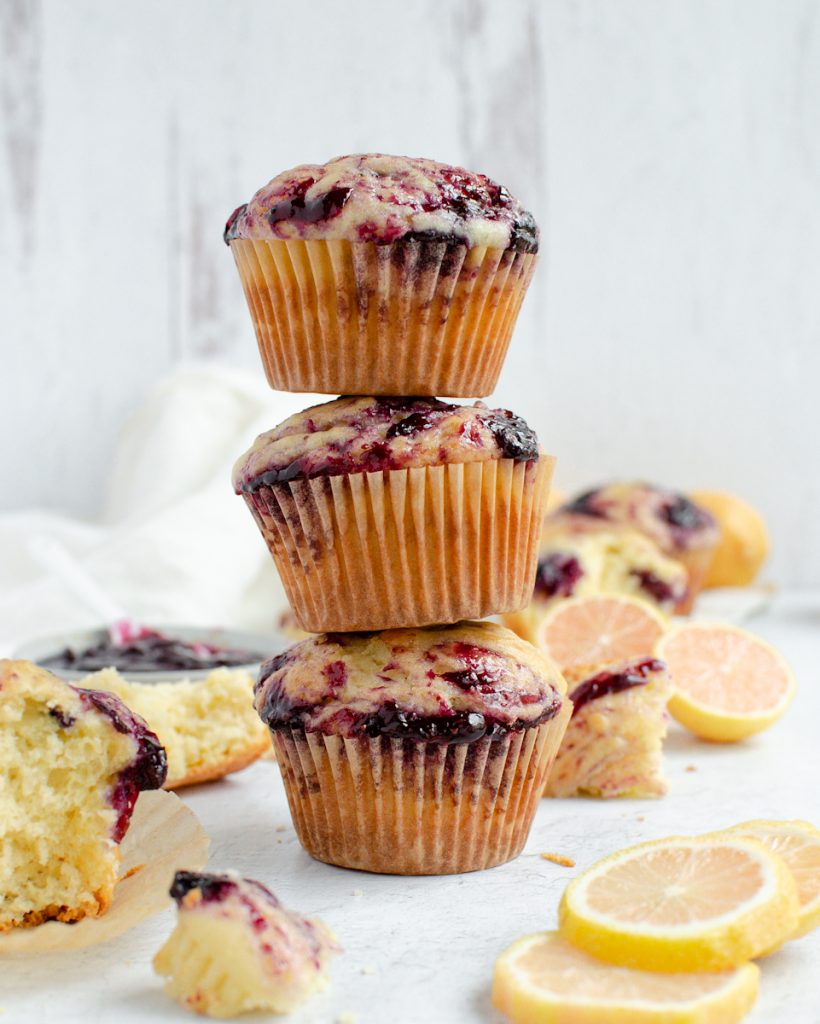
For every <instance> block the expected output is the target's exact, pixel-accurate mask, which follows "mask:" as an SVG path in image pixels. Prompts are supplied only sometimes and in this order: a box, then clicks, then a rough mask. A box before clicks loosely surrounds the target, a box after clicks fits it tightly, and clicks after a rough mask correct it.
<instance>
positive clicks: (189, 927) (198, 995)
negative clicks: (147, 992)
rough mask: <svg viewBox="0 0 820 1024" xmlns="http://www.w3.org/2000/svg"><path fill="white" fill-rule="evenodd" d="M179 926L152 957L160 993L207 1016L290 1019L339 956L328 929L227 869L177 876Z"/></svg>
mask: <svg viewBox="0 0 820 1024" xmlns="http://www.w3.org/2000/svg"><path fill="white" fill-rule="evenodd" d="M170 894H171V896H172V897H173V899H174V900H175V901H176V905H177V910H178V916H177V924H176V927H175V929H174V931H173V932H172V933H171V935H170V937H169V938H168V940H167V942H166V943H165V945H164V946H163V947H162V948H161V949H160V950H159V952H158V953H157V955H156V956H155V957H154V969H155V970H156V971H157V973H158V974H160V975H162V976H164V977H165V978H166V979H167V980H166V982H165V991H166V992H167V993H168V995H169V996H171V997H172V998H174V999H176V1000H177V1002H179V1004H180V1005H181V1006H184V1007H185V1008H186V1009H189V1010H193V1011H195V1012H196V1013H201V1014H205V1015H206V1016H209V1017H234V1016H236V1015H238V1014H240V1013H246V1012H250V1011H253V1010H262V1011H264V1010H267V1011H270V1012H272V1013H289V1012H290V1011H291V1010H293V1009H294V1008H295V1007H296V1006H298V1005H299V1004H300V1003H302V1002H304V1001H305V1000H306V999H307V998H308V997H309V996H311V995H313V994H314V993H315V992H318V991H320V990H321V989H323V988H325V987H326V985H327V983H328V979H327V975H326V971H325V968H326V965H327V962H328V960H329V959H330V958H331V957H332V956H335V955H336V954H337V953H339V952H341V948H340V946H339V944H338V942H337V941H336V938H335V936H334V935H333V933H332V932H331V931H330V929H329V928H328V927H327V926H326V925H325V924H323V923H322V922H321V921H318V920H310V919H308V918H305V917H301V916H300V915H299V914H296V913H293V912H292V911H290V910H286V909H285V907H283V906H282V904H281V903H280V902H279V900H278V899H277V898H276V896H274V895H273V893H272V892H271V891H270V890H269V889H267V888H266V887H265V886H264V885H262V884H261V883H260V882H256V881H253V879H250V878H242V877H241V876H240V875H239V874H237V873H236V872H233V871H228V872H225V873H224V874H199V873H196V872H192V871H178V872H177V873H176V875H175V876H174V881H173V884H172V885H171V889H170Z"/></svg>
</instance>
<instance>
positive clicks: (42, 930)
mask: <svg viewBox="0 0 820 1024" xmlns="http://www.w3.org/2000/svg"><path fill="white" fill-rule="evenodd" d="M209 843H210V839H209V838H208V834H207V833H206V831H205V829H204V828H203V827H202V825H201V824H200V823H199V819H198V818H197V816H196V815H195V814H194V812H193V811H192V810H191V809H190V808H189V807H188V806H187V805H186V804H184V803H183V802H182V800H180V799H179V797H178V796H176V795H175V794H174V793H169V792H166V791H164V790H157V791H155V792H148V793H141V794H140V797H139V799H138V800H137V805H136V807H135V808H134V815H133V817H132V818H131V826H130V828H129V829H128V832H127V833H126V835H125V838H124V839H123V841H122V862H121V864H120V881H119V882H118V883H117V887H116V889H115V890H114V899H113V900H112V901H111V905H110V906H109V908H108V910H107V911H106V912H105V913H104V914H103V915H102V916H101V917H86V918H83V920H82V921H78V922H77V923H76V924H63V923H62V922H59V921H47V922H46V923H45V924H41V925H37V926H36V927H34V928H16V929H13V930H12V931H10V932H5V933H3V934H2V935H0V956H33V955H37V954H40V953H61V952H66V951H68V950H74V949H84V948H85V947H87V946H96V945H97V944H98V943H100V942H107V941H108V940H109V939H113V938H116V937H117V936H118V935H122V933H123V932H126V931H128V929H129V928H133V927H134V925H136V924H139V922H140V921H143V920H145V918H147V917H150V916H151V915H152V914H156V913H158V912H159V911H160V910H163V909H164V908H165V907H166V906H167V905H168V904H169V903H170V897H169V895H168V887H169V886H170V884H171V880H172V879H173V877H174V872H175V871H177V870H178V869H181V868H188V869H190V870H194V871H196V870H198V869H200V868H203V867H204V866H205V864H206V863H207V861H208V845H209Z"/></svg>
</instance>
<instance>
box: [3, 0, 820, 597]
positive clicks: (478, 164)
mask: <svg viewBox="0 0 820 1024" xmlns="http://www.w3.org/2000/svg"><path fill="white" fill-rule="evenodd" d="M363 150H381V151H384V152H398V153H407V154H411V155H417V154H423V155H429V156H433V157H435V158H438V159H441V160H448V161H452V162H456V163H463V164H465V165H467V166H468V167H472V168H475V169H478V170H483V171H486V172H488V173H489V174H491V175H493V176H494V177H496V178H498V179H500V180H501V181H502V182H504V183H506V184H507V185H509V187H510V188H511V189H512V190H513V191H514V192H516V193H518V194H519V195H520V196H521V197H522V198H524V199H525V200H526V202H527V203H528V204H529V205H530V206H531V207H532V209H533V210H534V212H535V213H536V215H537V217H538V218H539V220H540V222H541V224H542V227H543V238H544V241H543V258H542V262H541V266H540V269H539V272H538V274H537V275H536V283H535V284H534V286H533V288H532V291H531V294H530V296H529V298H528V300H527V303H526V304H525V308H524V312H523V314H522V318H521V321H520V324H519V329H518V332H517V335H516V337H515V339H514V343H513V347H512V350H511V353H510V357H509V360H508V363H507V365H506V367H505V371H504V375H503V377H502V382H501V384H500V386H499V390H498V392H497V398H498V400H499V402H500V403H504V404H508V405H510V406H512V407H514V408H515V409H516V410H518V411H520V412H522V413H524V414H525V415H526V416H527V418H528V419H530V420H531V422H533V424H534V425H535V426H536V427H537V428H538V430H539V433H540V435H541V437H542V440H543V441H544V443H545V445H546V447H547V448H548V449H550V450H551V451H553V452H555V453H556V454H558V456H559V458H560V470H559V483H561V484H562V485H564V486H573V485H577V484H584V483H592V482H595V481H597V480H598V479H601V478H608V477H612V476H617V475H622V474H627V475H640V476H644V477H648V478H653V479H657V480H660V481H665V482H667V483H670V484H677V485H679V486H681V487H691V486H696V485H703V486H716V487H725V488H729V489H732V490H736V491H738V492H740V493H742V494H744V495H746V496H747V497H748V498H749V499H751V500H752V501H754V502H755V503H757V504H758V505H759V506H760V507H761V508H763V509H764V511H765V513H766V515H767V517H768V518H769V520H770V522H771V525H772V528H773V532H774V535H775V541H776V547H777V553H776V559H775V562H774V565H773V570H774V572H775V574H776V575H777V576H778V577H779V578H780V579H781V580H782V581H783V582H792V583H809V582H817V581H818V580H820V526H819V525H818V523H820V514H818V509H820V440H819V438H820V413H818V399H817V396H818V387H820V356H819V355H818V353H820V4H818V3H817V2H814V0H548V2H540V3H539V2H538V0H416V2H410V0H368V2H356V0H352V2H350V3H341V4H340V3H338V2H336V0H302V2H300V3H293V2H288V3H285V2H278V0H221V2H220V0H116V2H111V0H0V300H1V301H2V310H0V340H1V343H2V355H3V367H4V372H3V377H2V382H3V389H2V401H0V439H1V440H0V453H2V465H1V466H0V480H1V481H2V483H0V507H3V508H23V507H29V506H34V505H38V506H46V507H51V508H62V509H65V510H69V511H72V512H76V513H79V514H81V515H85V516H89V517H92V516H93V515H94V514H95V512H96V510H97V508H98V507H99V502H100V493H101V488H102V487H103V484H104V480H105V475H106V470H107V465H108V460H109V457H110V453H111V450H112V446H113V443H114V438H115V436H116V432H117V430H118V428H119V426H120V424H121V423H122V422H123V420H124V418H125V417H126V416H127V415H128V414H129V413H130V412H132V411H133V410H134V409H135V408H136V407H137V405H138V404H139V403H140V401H141V399H142V398H143V396H144V395H145V394H146V392H147V391H148V389H149V388H150V387H151V385H152V384H153V383H154V382H155V381H156V380H157V379H158V378H159V377H160V376H161V375H162V374H163V373H165V372H166V371H168V369H169V368H170V367H172V366H173V365H174V364H175V363H177V362H179V361H180V360H186V359H200V358H203V359H207V360H220V361H223V362H226V363H231V364H235V365H244V366H247V367H250V368H253V369H256V368H257V361H256V355H255V349H254V342H253V338H252V332H251V329H250V324H249V320H248V317H247V314H246V311H245V308H244V301H243V298H242V295H241V291H240V288H239V284H238V280H237V278H236V274H235V271H234V268H233V265H232V260H231V258H230V255H229V253H228V251H227V250H226V249H225V248H224V246H223V245H222V241H221V237H220V233H221V228H222V225H223V223H224V220H225V218H226V215H227V214H228V213H229V212H230V211H231V210H232V209H233V207H234V206H236V205H237V204H238V203H239V202H241V201H243V200H245V199H247V198H248V197H249V196H250V194H251V193H252V192H253V191H254V190H255V188H256V187H258V186H259V185H261V184H262V183H263V182H264V181H266V180H267V178H268V177H269V176H271V175H272V174H273V173H275V172H277V171H279V170H281V169H284V168H285V167H288V166H290V165H292V164H295V163H300V162H304V161H312V160H319V161H320V160H322V159H325V158H327V157H330V156H333V155H337V154H340V153H345V152H356V151H363Z"/></svg>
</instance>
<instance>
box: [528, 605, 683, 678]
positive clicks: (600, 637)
mask: <svg viewBox="0 0 820 1024" xmlns="http://www.w3.org/2000/svg"><path fill="white" fill-rule="evenodd" d="M665 629H666V620H665V619H664V618H663V616H662V615H661V614H660V612H658V611H656V610H655V609H654V608H653V607H652V605H650V604H647V602H646V601H641V600H639V599H638V598H636V597H621V596H620V595H615V594H595V595H593V596H590V597H571V598H569V599H568V600H566V601H559V602H558V604H556V605H555V606H554V607H553V608H551V609H550V610H549V611H548V612H547V614H546V615H545V616H544V618H543V620H542V621H541V624H540V626H539V627H538V631H537V635H536V639H537V646H540V647H541V648H542V650H546V652H547V653H548V654H549V655H550V656H551V657H552V658H554V659H555V661H557V662H558V664H559V665H560V666H561V668H569V667H571V666H575V665H597V664H607V663H609V662H613V661H623V660H624V659H625V658H635V657H640V656H641V655H647V656H648V655H650V654H651V653H652V650H653V648H654V647H655V644H656V643H657V642H658V639H659V638H660V636H661V634H662V633H663V632H664V630H665Z"/></svg>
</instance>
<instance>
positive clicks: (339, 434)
mask: <svg viewBox="0 0 820 1024" xmlns="http://www.w3.org/2000/svg"><path fill="white" fill-rule="evenodd" d="M538 456H539V448H538V438H537V437H536V435H535V432H534V431H533V430H532V429H531V428H530V427H529V426H528V425H527V424H526V423H525V422H524V420H522V419H521V417H519V416H515V415H514V414H513V413H511V412H509V411H508V410H506V409H488V408H486V406H484V405H482V404H481V403H480V402H477V403H476V404H475V405H467V406H460V405H450V404H449V403H447V402H441V401H439V400H438V399H436V398H373V397H346V398H337V399H336V400H335V401H333V402H326V403H325V404H324V405H315V406H313V407H312V408H310V409H306V410H305V411H304V412H300V413H297V414H296V415H294V416H291V417H290V418H289V419H287V420H285V421H284V423H281V424H280V425H279V426H278V427H275V428H274V429H273V430H269V431H266V432H265V433H264V434H260V436H259V437H258V438H257V439H256V441H255V442H254V443H253V445H252V446H251V447H250V449H249V450H248V451H247V452H245V454H244V455H242V456H241V457H240V458H239V460H238V461H237V463H236V465H235V466H234V471H233V484H234V488H235V489H236V491H237V493H242V492H249V491H254V490H256V489H257V488H259V487H268V486H270V485H271V484H274V483H280V482H284V481H287V480H294V479H298V478H303V479H305V478H310V477H316V476H339V475H341V474H344V473H371V472H379V471H382V470H390V469H406V468H412V467H423V466H435V465H442V464H446V463H463V462H484V461H487V460H489V459H501V458H509V459H516V460H518V461H533V460H535V459H537V458H538Z"/></svg>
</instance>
